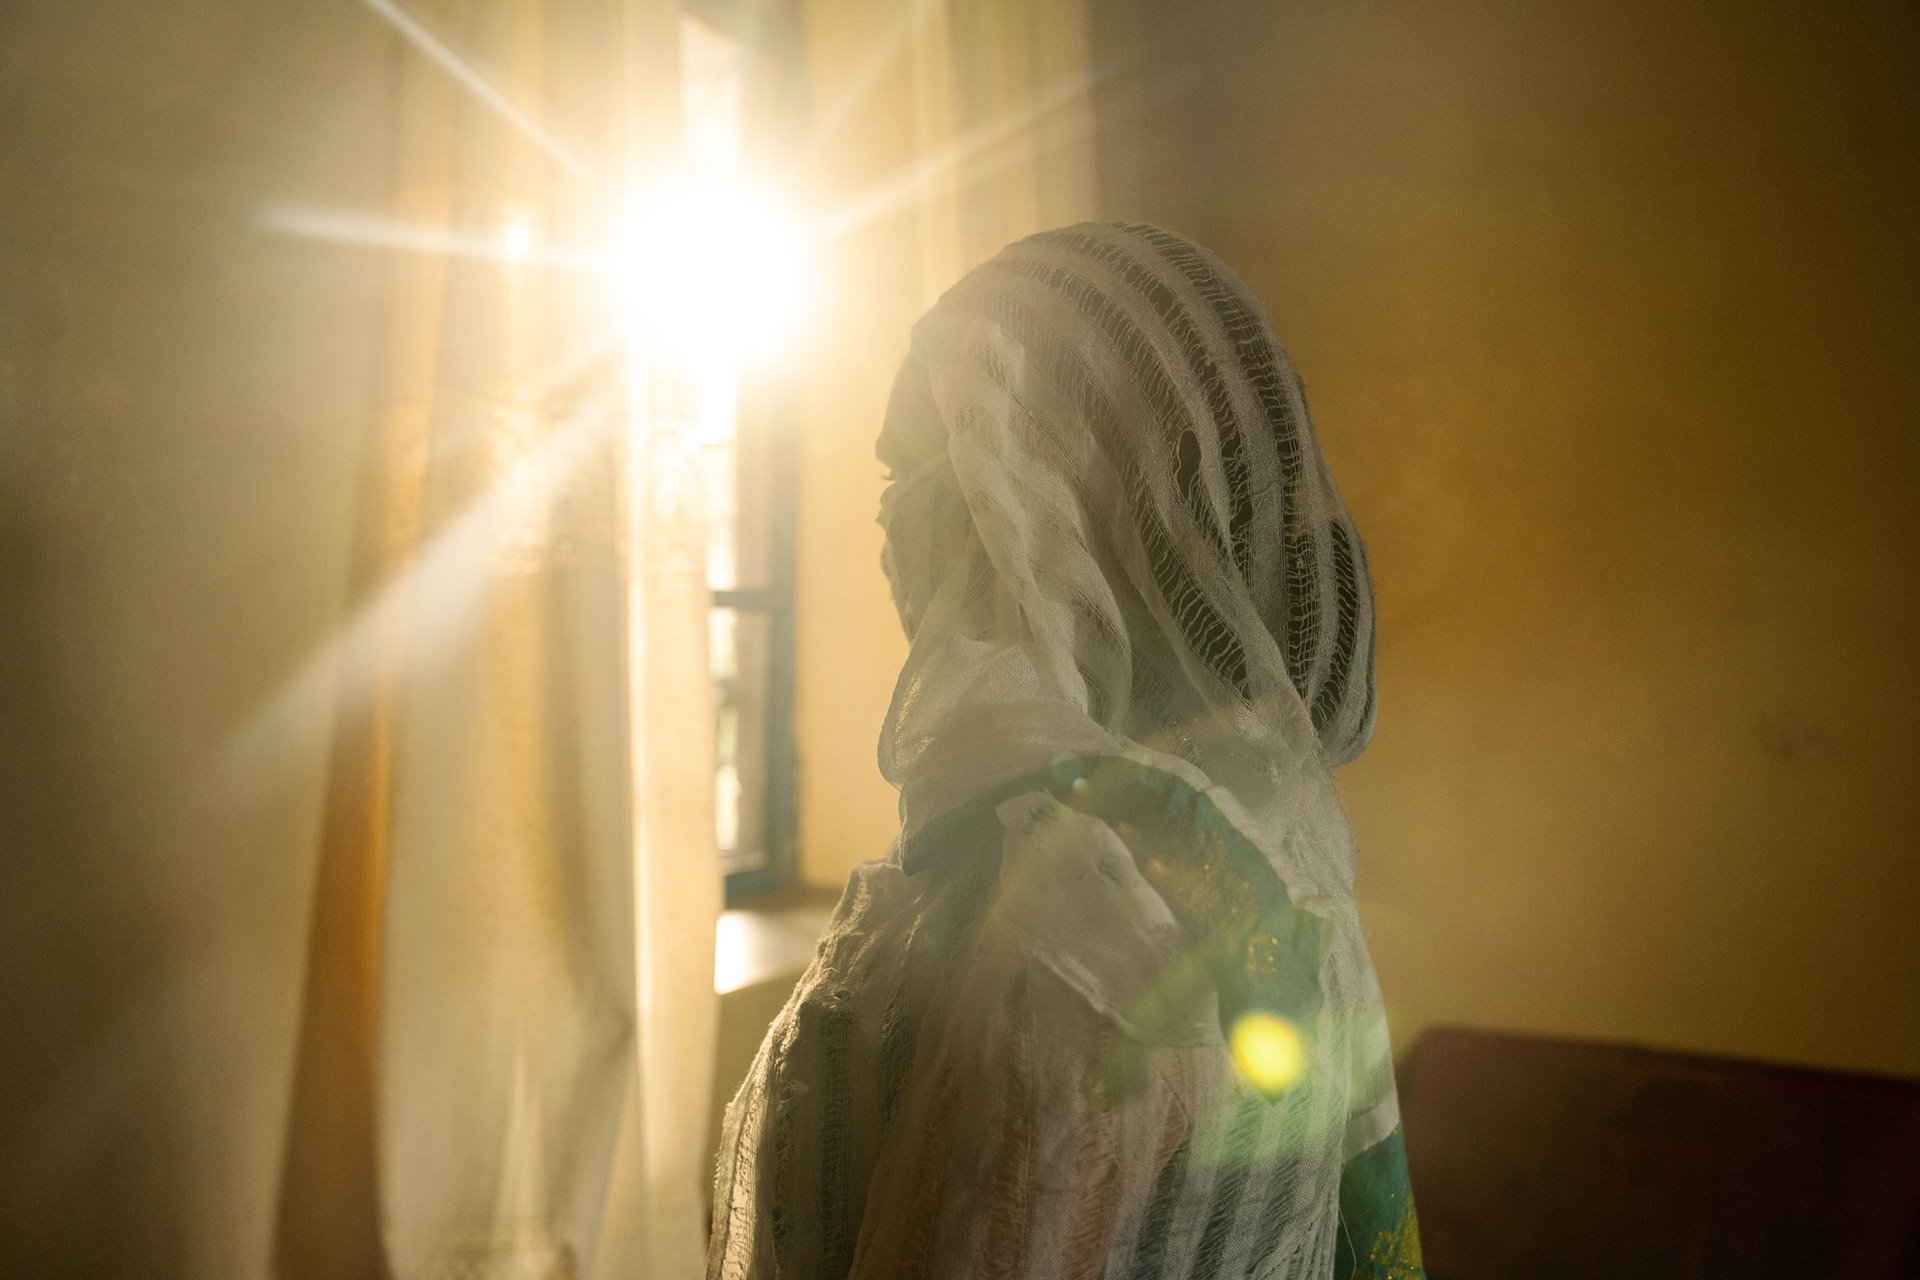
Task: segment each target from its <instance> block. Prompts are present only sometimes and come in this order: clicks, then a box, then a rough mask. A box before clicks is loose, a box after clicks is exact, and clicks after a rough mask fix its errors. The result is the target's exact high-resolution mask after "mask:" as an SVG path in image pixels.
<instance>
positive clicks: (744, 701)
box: [709, 609, 772, 875]
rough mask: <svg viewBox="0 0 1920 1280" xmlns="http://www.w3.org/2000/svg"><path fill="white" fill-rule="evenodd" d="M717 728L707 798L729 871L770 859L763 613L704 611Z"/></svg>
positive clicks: (757, 866) (755, 866)
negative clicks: (710, 794) (711, 803)
mask: <svg viewBox="0 0 1920 1280" xmlns="http://www.w3.org/2000/svg"><path fill="white" fill-rule="evenodd" d="M709 626H710V628H711V634H710V643H711V645H712V651H713V679H714V686H715V693H716V695H717V696H716V698H715V703H716V704H717V706H718V708H719V716H720V722H719V725H718V733H717V735H716V739H715V740H716V743H717V747H718V750H717V759H716V760H715V762H714V774H713V798H714V812H715V816H716V822H715V828H716V835H717V837H718V839H719V844H720V861H721V865H722V866H723V867H724V868H725V869H726V871H727V873H728V874H729V875H731V874H733V873H734V872H739V871H758V870H761V869H762V868H764V867H766V866H767V865H769V863H770V861H771V857H770V851H769V850H768V848H767V781H768V780H767V763H768V752H767V710H768V707H767V694H768V685H767V675H768V661H769V658H770V656H771V653H770V650H769V647H768V646H769V641H770V639H771V635H772V628H771V626H770V624H769V622H768V619H767V615H766V614H764V613H760V612H756V611H752V610H743V609H715V610H713V611H712V613H711V615H710V622H709Z"/></svg>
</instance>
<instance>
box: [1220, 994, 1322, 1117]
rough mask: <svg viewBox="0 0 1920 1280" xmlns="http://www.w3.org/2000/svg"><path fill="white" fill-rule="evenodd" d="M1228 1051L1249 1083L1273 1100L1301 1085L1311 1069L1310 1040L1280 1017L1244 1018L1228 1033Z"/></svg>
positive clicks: (1260, 1016) (1258, 1014)
mask: <svg viewBox="0 0 1920 1280" xmlns="http://www.w3.org/2000/svg"><path fill="white" fill-rule="evenodd" d="M1227 1047H1228V1048H1229V1049H1230V1050H1231V1051H1232V1053H1233V1062H1234V1065H1235V1066H1237V1067H1239V1068H1240V1074H1241V1075H1243V1076H1245V1077H1246V1078H1247V1083H1249V1084H1251V1085H1252V1086H1253V1087H1254V1088H1256V1089H1258V1090H1259V1091H1260V1092H1261V1093H1263V1094H1265V1095H1266V1096H1267V1097H1269V1098H1277V1097H1279V1096H1280V1095H1281V1094H1283V1093H1285V1092H1286V1091H1287V1090H1289V1089H1291V1088H1293V1086H1294V1085H1296V1084H1298V1083H1299V1081H1300V1076H1301V1074H1302V1073H1303V1072H1304V1071H1305V1070H1306V1067H1307V1042H1306V1040H1305V1039H1304V1038H1303V1037H1302V1036H1301V1034H1300V1032H1299V1031H1298V1030H1296V1029H1295V1027H1294V1025H1293V1024H1292V1023H1291V1022H1288V1021H1287V1020H1286V1019H1285V1018H1282V1017H1279V1016H1278V1015H1276V1014H1271V1013H1249V1014H1243V1015H1242V1016H1241V1017H1240V1018H1238V1019H1237V1020H1236V1021H1235V1022H1234V1024H1233V1030H1232V1031H1231V1032H1229V1033H1228V1036H1227Z"/></svg>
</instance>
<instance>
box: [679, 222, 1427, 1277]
mask: <svg viewBox="0 0 1920 1280" xmlns="http://www.w3.org/2000/svg"><path fill="white" fill-rule="evenodd" d="M879 452H880V456H881V458H882V460H883V461H884V462H885V463H886V464H887V465H888V467H889V468H890V470H891V473H892V474H891V477H890V483H889V485H888V488H887V491H886V494H885V496H884V497H883V498H882V500H881V510H880V520H881V523H882V525H883V526H884V527H885V529H886V534H887V540H886V551H885V555H884V557H883V559H884V564H885V568H886V571H887V575H888V578H889V580H890V582H891V585H892V588H893V596H894V602H895V604H896V605H897V607H898V609H899V613H900V620H901V623H902V625H903V626H904V627H905V629H906V633H907V636H908V639H909V652H908V657H907V662H906V667H905V669H904V670H903V671H902V672H901V675H900V680H899V684H898V686H897V688H896V691H895V694H894V699H893V706H892V708H891V710H890V711H889V713H888V717H887V722H886V726H885V728H884V730H883V732H882V737H881V751H880V754H881V766H882V769H883V771H884V772H885V773H886V776H887V777H888V779H889V780H890V781H892V782H893V783H894V784H895V785H896V786H897V787H898V788H899V790H900V809H901V816H902V824H903V830H902V833H901V838H900V841H899V843H898V844H897V845H896V846H895V848H894V850H893V851H892V854H891V856H890V857H889V858H888V859H887V860H886V861H883V862H874V863H867V864H864V865H862V866H861V867H859V868H857V869H856V870H855V872H854V874H853V876H852V879H851V881H850V883H849V884H848V887H847V891H846V894H845V896H844V898H843V899H842V901H841V904H840V907H839V910H838V911H837V913H836V915H835V918H834V922H833V924H832V926H831V927H830V929H829V930H828V932H827V935H826V936H825V938H824V939H823V940H822V941H821V944H820V949H819V953H818V955H817V956H816V958H815V960H814V963H813V965H812V967H811V968H810V969H809V970H808V972H807V973H806V975H805V976H804V977H803V978H802V979H801V982H800V985H799V987H798V988H797V989H796V991H795V992H794V995H793V997H792V999H791V1000H790V1001H789V1003H788V1004H787V1007H786V1009H785V1010H784V1011H783V1012H782V1013H781V1015H780V1017H779V1018H778V1019H777V1020H776V1021H775V1023H774V1025H773V1027H772V1029H771V1031H770V1032H769V1033H768V1035H767V1039H766V1041H765V1043H764V1044H763V1045H762V1047H761V1050H760V1053H759V1056H758V1058H757V1059H756V1060H755V1063H754V1066H753V1069H752V1070H751V1071H750V1072H749V1074H748V1077H747V1080H746V1082H745V1083H744V1084H743V1085H742V1087H741V1090H740V1093H739V1095H738V1096H737V1097H736V1098H735V1099H734V1101H733V1104H732V1105H731V1107H729V1109H728V1112H727V1125H726V1131H725V1138H724V1143H723V1148H722V1151H721V1158H720V1166H719V1177H718V1184H717V1188H716V1199H715V1221H714V1233H713V1240H712V1245H711V1251H710V1255H709V1272H710V1275H712V1276H715V1277H723V1278H726V1280H732V1278H734V1277H746V1276H756V1277H758V1276H780V1277H808V1278H811V1277H816V1276H831V1277H841V1276H849V1275H851V1276H857V1277H861V1278H862V1280H904V1278H906V1277H914V1276H1019V1277H1045V1278H1047V1280H1052V1278H1054V1277H1061V1278H1065V1277H1096V1276H1108V1277H1128V1276H1166V1277H1215V1276H1218V1277H1229V1276H1231V1277H1238V1276H1261V1277H1269V1276H1271V1277H1315V1278H1319V1277H1325V1276H1343V1277H1344V1276H1369V1277H1394V1278H1395V1280H1404V1278H1406V1277H1418V1276H1420V1275H1421V1274H1422V1272H1421V1270H1420V1263H1419V1242H1418V1237H1417V1233H1416V1230H1415V1225H1414V1218H1413V1208H1412V1203H1411V1199H1410V1197H1409V1195H1408V1192H1407V1186H1406V1170H1405V1159H1404V1155H1403V1153H1402V1147H1401V1145H1400V1140H1399V1129H1398V1107H1397V1104H1396V1101H1395V1096H1394V1088H1393V1077H1392V1065H1391V1057H1390V1051H1389V1047H1388V1043H1387V1037H1386V1027H1385V1022H1384V1019H1383V1017H1382V1013H1381V1008H1380V996H1379V988H1378V986H1377V984H1376V982H1375V980H1374V975H1373V968H1372V965H1371V963H1370V962H1369V960H1368V958H1367V953H1366V948H1365V944H1364V942H1363V940H1362V937H1361V933H1360V927H1359V923H1358V920H1357V919H1356V917H1355V913H1354V898H1353V875H1354V854H1353V842H1352V836H1351V833H1350V831H1349V828H1348V826H1347V822H1346V818H1345V815H1344V813H1343V811H1342V809H1341V807H1340V803H1339V799H1338V796H1337V794H1336V793H1335V790H1334V786H1333V781H1332V775H1331V771H1332V767H1333V766H1334V765H1336V764H1339V763H1343V762H1345V761H1347V760H1350V759H1352V758H1353V757H1354V756H1355V755H1357V754H1358V753H1359V751H1360V749H1361V748H1362V747H1363V746H1364V745H1365V743H1366V741H1367V738H1368V736H1369V734H1370V732H1371V730H1372V725H1373V716H1374V696H1373V675H1372V672H1373V661H1372V642H1373V610H1372V593H1371V587H1370V584H1369V580H1368V576H1367V563H1366V556H1365V552H1364V551H1363V549H1362V547H1361V544H1360V539H1359V537H1358V536H1357V535H1356V534H1355V533H1354V530H1353V527H1352V525H1351V523H1350V522H1349V521H1348V518H1347V514H1346V510H1345V508H1344V507H1343V506H1342V504H1341V502H1340V497H1339V494H1338V493H1337V492H1336V490H1335V488H1334V485H1333V479H1332V477H1331V475H1329V474H1328V471H1327V466H1326V462H1325V460H1324V459H1323V458H1322V457H1321V454H1320V451H1319V448H1318V446H1317V445H1316V443H1315V441H1314V438H1313V433H1312V428H1311V425H1310V423H1309V421H1308V417H1307V408H1306V402H1305V400H1304V398H1303V396H1302V392H1301V387H1300V382H1299V379H1298V378H1297V377H1296V376H1295V375H1294V373H1293V370H1292V368H1291V366H1290V365H1289V364H1288V362H1287V359H1286V356H1285V354H1284V353H1283V352H1282V351H1281V349H1280V347H1279V344H1278V343H1277V342H1276V341H1275V339H1274V337H1273V334H1272V331H1271V330H1270V329H1269V327H1268V325H1267V323H1266V321H1265V319H1264V317H1263V315H1262V313H1261V310H1260V308H1259V305H1258V303H1257V302H1255V301H1254V300H1253V298H1252V297H1251V296H1250V295H1249V293H1248V292H1247V289H1246V287H1245V285H1243V284H1242V283H1241V282H1240V281H1239V280H1238V279H1237V278H1236V277H1234V276H1233V275H1232V274H1231V273H1230V272H1228V271H1227V270H1226V269H1225V268H1224V267H1223V266H1221V264H1220V263H1218V262H1217V261H1215V260H1214V259H1213V258H1212V257H1211V255H1209V254H1208V253H1206V252H1205V251H1204V250H1202V249H1200V248H1198V247H1197V246H1195V245H1192V244H1190V243H1188V242H1186V241H1184V240H1181V239H1179V238H1178V237H1176V236H1173V235H1170V234H1168V233H1166V232H1164V231H1160V230H1157V229H1155V228H1152V227H1145V226H1095V225H1082V226H1077V227H1071V228H1067V229H1064V230H1061V231H1054V232H1048V233H1045V234H1043V235H1038V236H1034V237H1032V238H1030V239H1027V240H1023V241H1021V242H1019V243H1017V244H1014V245H1012V246H1010V247H1009V248H1007V249H1006V250H1004V251H1002V252H1001V253H1000V254H999V255H998V256H996V257H995V258H993V259H992V260H991V261H989V262H987V263H986V264H984V265H982V266H980V267H978V268H976V269H975V270H974V271H972V272H971V273H969V274H968V275H967V276H966V277H965V278H964V279H962V280H961V281H960V283H959V284H957V285H955V286H954V287H953V289H951V290H950V291H949V292H948V293H947V294H946V295H945V296H944V297H942V298H941V299H940V301H939V302H938V303H937V304H936V305H935V306H934V308H933V309H932V310H931V311H930V312H929V313H928V314H927V315H926V316H925V317H924V318H923V319H922V320H921V321H920V323H919V324H918V325H917V326H915V328H914V331H913V339H912V345H911V351H910V354H909V355H908V357H907V360H906V363H905V365H904V367H903V368H902V369H901V372H900V375H899V378H898V380H897V381H896V383H895V387H894V393H893V397H892V401H891V403H890V404H889V406H888V410H887V419H886V424H885V428H884V430H883V432H882V434H881V438H880V445H879Z"/></svg>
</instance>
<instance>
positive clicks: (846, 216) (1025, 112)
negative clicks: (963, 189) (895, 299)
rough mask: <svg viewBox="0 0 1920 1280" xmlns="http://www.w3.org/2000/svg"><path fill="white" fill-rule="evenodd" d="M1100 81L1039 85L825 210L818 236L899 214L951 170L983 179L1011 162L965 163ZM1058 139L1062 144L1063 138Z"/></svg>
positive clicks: (836, 235)
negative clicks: (1018, 102) (1026, 98)
mask: <svg viewBox="0 0 1920 1280" xmlns="http://www.w3.org/2000/svg"><path fill="white" fill-rule="evenodd" d="M1098 79H1099V77H1098V76H1097V75H1095V74H1094V73H1092V72H1090V71H1089V72H1083V73H1080V74H1077V75H1071V76H1062V77H1061V78H1060V79H1058V80H1055V81H1054V82H1053V83H1052V84H1049V85H1047V86H1045V87H1044V88H1042V89H1041V90H1040V92H1039V93H1037V94H1035V95H1034V97H1033V99H1032V101H1030V102H1028V103H1026V104H1024V105H1023V106H1021V107H1019V108H1018V109H1011V108H1010V109H1008V110H1006V111H1002V112H1000V113H999V114H998V115H995V116H993V117H992V118H990V119H987V120H983V121H982V122H981V123H979V124H978V125H975V126H974V127H973V128H971V129H969V130H967V131H966V132H965V133H963V134H961V135H960V136H958V137H956V138H954V139H953V140H952V141H951V142H949V143H947V144H946V145H945V146H943V147H941V148H939V149H938V150H937V151H934V152H932V153H930V154H928V155H927V156H925V157H924V158H922V159H921V160H919V161H917V162H915V163H914V164H911V165H908V166H906V167H905V168H902V169H898V170H895V171H894V172H893V173H891V174H889V175H888V176H887V177H885V178H882V179H881V180H880V181H878V182H876V183H874V184H873V185H872V186H870V187H868V188H867V189H866V190H865V191H862V192H860V193H858V194H856V195H855V196H853V197H852V198H851V199H849V200H848V201H846V202H845V203H844V204H842V205H841V206H840V207H839V208H838V209H836V210H834V211H833V212H832V213H830V214H828V215H827V216H826V218H825V219H824V220H823V221H822V223H821V227H820V234H821V236H822V238H823V239H826V240H838V239H840V238H841V237H843V236H847V235H851V234H852V233H854V232H855V231H858V230H860V229H862V228H864V227H868V226H871V225H873V224H874V223H876V222H879V221H880V220H881V219H883V218H886V217H889V216H891V215H892V214H895V213H898V212H900V211H901V210H902V209H905V208H907V207H908V206H910V205H912V204H913V203H914V201H916V200H918V199H919V198H920V197H921V196H922V195H924V194H925V191H926V189H927V187H928V186H929V185H930V184H931V183H933V182H934V181H935V180H936V179H938V178H941V177H944V176H947V175H949V174H952V175H955V177H956V181H957V182H958V183H959V185H965V184H967V183H971V182H977V181H979V180H980V179H981V178H984V177H986V176H987V175H988V174H990V173H992V172H993V171H994V169H995V168H997V167H999V164H1005V163H1009V162H1010V160H1011V158H1010V157H1009V158H1008V159H1006V160H1002V161H1000V162H998V163H997V164H995V165H991V166H980V167H976V168H974V169H971V170H964V169H963V166H967V165H970V164H972V162H973V161H975V160H976V159H978V158H979V157H980V156H982V155H983V154H984V153H986V152H988V151H989V150H991V149H992V148H993V147H995V146H997V145H999V144H1000V143H1002V142H1004V141H1006V140H1007V139H1008V138H1010V137H1012V136H1013V135H1015V134H1016V133H1019V132H1020V131H1022V130H1024V129H1026V128H1028V127H1029V126H1031V125H1033V124H1034V123H1035V122H1037V121H1039V120H1040V119H1042V118H1043V117H1045V116H1046V115H1048V114H1049V113H1050V112H1053V111H1057V110H1059V109H1060V108H1061V107H1063V106H1065V105H1066V104H1067V103H1069V102H1071V101H1073V100H1074V99H1075V98H1076V97H1078V96H1079V95H1081V94H1084V93H1086V92H1087V91H1088V90H1090V89H1091V88H1092V87H1093V85H1094V84H1095V83H1096V82H1097V80H1098ZM1058 141H1062V142H1064V141H1066V139H1064V138H1062V139H1059V140H1058ZM962 175H964V176H962Z"/></svg>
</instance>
